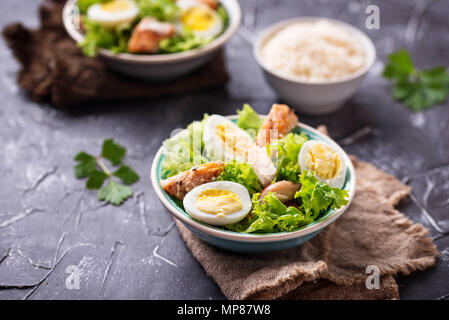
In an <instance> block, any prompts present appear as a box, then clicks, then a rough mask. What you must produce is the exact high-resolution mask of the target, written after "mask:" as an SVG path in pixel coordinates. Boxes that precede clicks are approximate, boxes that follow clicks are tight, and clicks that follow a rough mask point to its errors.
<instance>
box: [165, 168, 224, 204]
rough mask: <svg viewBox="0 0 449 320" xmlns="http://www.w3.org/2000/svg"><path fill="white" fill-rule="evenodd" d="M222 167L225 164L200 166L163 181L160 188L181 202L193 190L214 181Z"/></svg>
mask: <svg viewBox="0 0 449 320" xmlns="http://www.w3.org/2000/svg"><path fill="white" fill-rule="evenodd" d="M224 167H225V164H224V163H222V162H209V163H205V164H201V165H198V166H195V167H192V168H191V169H190V170H187V171H184V172H181V173H178V174H177V175H176V176H173V177H170V178H168V179H165V180H164V181H162V182H161V186H162V188H163V189H164V190H165V192H167V193H168V194H171V195H172V196H174V197H175V198H178V199H180V200H182V199H184V197H185V195H186V194H187V193H188V192H189V191H190V190H192V189H193V188H195V187H198V186H199V185H202V184H205V183H208V182H212V181H214V180H215V179H216V178H217V177H218V176H219V175H220V174H221V173H222V172H223V170H224Z"/></svg>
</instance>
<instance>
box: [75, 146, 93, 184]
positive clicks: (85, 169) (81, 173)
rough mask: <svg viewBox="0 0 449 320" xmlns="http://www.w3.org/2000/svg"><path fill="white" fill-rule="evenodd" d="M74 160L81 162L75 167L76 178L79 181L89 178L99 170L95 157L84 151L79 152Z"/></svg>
mask: <svg viewBox="0 0 449 320" xmlns="http://www.w3.org/2000/svg"><path fill="white" fill-rule="evenodd" d="M74 160H75V161H77V162H79V163H78V164H77V165H76V166H75V176H76V177H77V178H78V179H81V178H86V177H88V176H89V174H90V173H91V172H93V171H95V170H96V168H97V165H96V162H95V157H94V156H92V155H90V154H88V153H86V152H84V151H81V152H79V153H78V154H77V155H76V156H75V158H74Z"/></svg>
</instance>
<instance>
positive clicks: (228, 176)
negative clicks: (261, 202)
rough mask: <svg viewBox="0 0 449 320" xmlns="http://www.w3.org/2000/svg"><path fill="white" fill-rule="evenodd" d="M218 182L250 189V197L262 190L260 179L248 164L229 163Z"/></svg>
mask: <svg viewBox="0 0 449 320" xmlns="http://www.w3.org/2000/svg"><path fill="white" fill-rule="evenodd" d="M217 180H218V181H232V182H236V183H239V184H241V185H243V186H244V187H245V188H246V189H248V192H249V194H250V195H252V194H254V193H256V192H260V191H261V190H262V186H261V185H260V182H259V178H258V177H257V175H256V174H255V173H254V170H253V168H252V167H251V165H249V164H247V163H242V162H237V161H233V162H230V163H227V164H226V165H225V167H224V170H223V172H222V173H221V175H220V176H219V177H218V178H217Z"/></svg>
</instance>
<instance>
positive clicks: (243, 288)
mask: <svg viewBox="0 0 449 320" xmlns="http://www.w3.org/2000/svg"><path fill="white" fill-rule="evenodd" d="M352 159H353V163H354V166H355V170H356V177H357V189H356V193H355V197H354V200H353V202H352V204H351V206H350V207H349V209H348V210H347V211H346V212H345V213H344V214H343V215H342V216H341V217H340V218H339V219H338V220H337V221H336V222H335V223H333V224H331V225H330V226H328V227H327V228H326V229H324V230H323V231H322V232H321V233H320V234H318V235H317V236H316V237H315V238H313V239H312V240H310V241H309V242H306V243H305V244H303V245H302V246H299V247H296V248H293V249H289V250H285V251H282V252H276V253H269V254H264V255H239V254H235V253H230V252H226V251H223V250H220V249H217V248H214V247H212V246H210V245H208V244H206V243H205V242H203V241H201V240H200V239H198V238H197V237H196V236H194V235H193V234H192V233H191V232H190V231H189V230H188V229H186V228H185V227H184V226H183V225H182V224H181V223H180V222H179V221H177V222H176V225H177V227H178V229H179V231H180V233H181V236H182V238H183V239H184V241H185V242H186V244H187V246H188V248H189V249H190V250H191V251H192V254H193V256H194V257H195V258H196V259H197V260H198V262H199V263H200V264H201V265H202V266H203V267H204V269H205V270H206V272H207V274H208V275H210V276H211V277H212V278H213V279H214V280H215V281H216V282H217V284H218V285H219V286H220V288H221V290H222V291H223V293H224V295H225V296H226V297H228V298H229V299H399V293H398V286H397V284H396V281H395V279H394V277H393V276H394V275H396V274H398V273H402V274H404V275H407V274H409V273H411V272H413V271H416V270H423V269H425V268H428V267H430V266H432V265H433V264H434V263H435V259H436V257H437V256H438V251H437V249H436V246H435V244H434V243H433V241H432V239H431V238H429V237H428V230H427V229H426V228H424V227H423V226H422V225H420V224H414V223H413V222H412V221H410V220H409V219H408V218H406V217H405V216H404V215H403V214H402V213H401V212H399V211H397V210H396V209H395V208H394V206H395V205H396V204H398V202H399V201H400V200H401V199H403V198H405V197H407V196H408V195H409V193H410V188H409V187H408V186H406V185H404V184H402V183H401V182H400V181H399V180H397V179H396V178H395V177H393V176H391V175H389V174H387V173H385V172H384V171H382V170H379V169H377V168H376V167H375V166H373V165H371V164H369V163H366V162H361V161H357V160H356V159H355V158H352ZM369 265H375V266H377V267H378V268H379V270H380V275H381V281H380V288H379V289H371V290H369V289H367V288H366V286H365V281H366V279H367V277H368V274H366V273H365V272H366V267H367V266H369Z"/></svg>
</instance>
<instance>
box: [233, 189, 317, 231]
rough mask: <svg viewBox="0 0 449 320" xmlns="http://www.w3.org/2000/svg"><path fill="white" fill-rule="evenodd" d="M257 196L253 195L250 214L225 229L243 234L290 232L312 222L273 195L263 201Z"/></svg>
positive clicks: (257, 194) (256, 194)
mask: <svg viewBox="0 0 449 320" xmlns="http://www.w3.org/2000/svg"><path fill="white" fill-rule="evenodd" d="M259 196H260V194H259V193H255V194H254V195H253V198H252V203H253V210H252V212H251V213H250V214H249V215H248V216H247V217H246V218H245V219H243V220H242V221H240V222H238V223H235V224H232V225H228V226H226V229H228V230H232V231H236V232H245V233H253V232H258V233H271V232H290V231H294V230H296V229H298V228H300V227H302V226H305V225H307V224H309V223H311V222H313V219H311V218H308V217H306V216H305V215H304V214H303V213H302V212H301V211H300V210H298V209H297V208H295V207H293V206H291V207H287V206H286V205H284V204H283V203H282V202H281V201H279V199H278V198H276V196H275V194H274V193H269V194H268V195H267V196H266V197H264V199H263V201H259Z"/></svg>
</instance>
